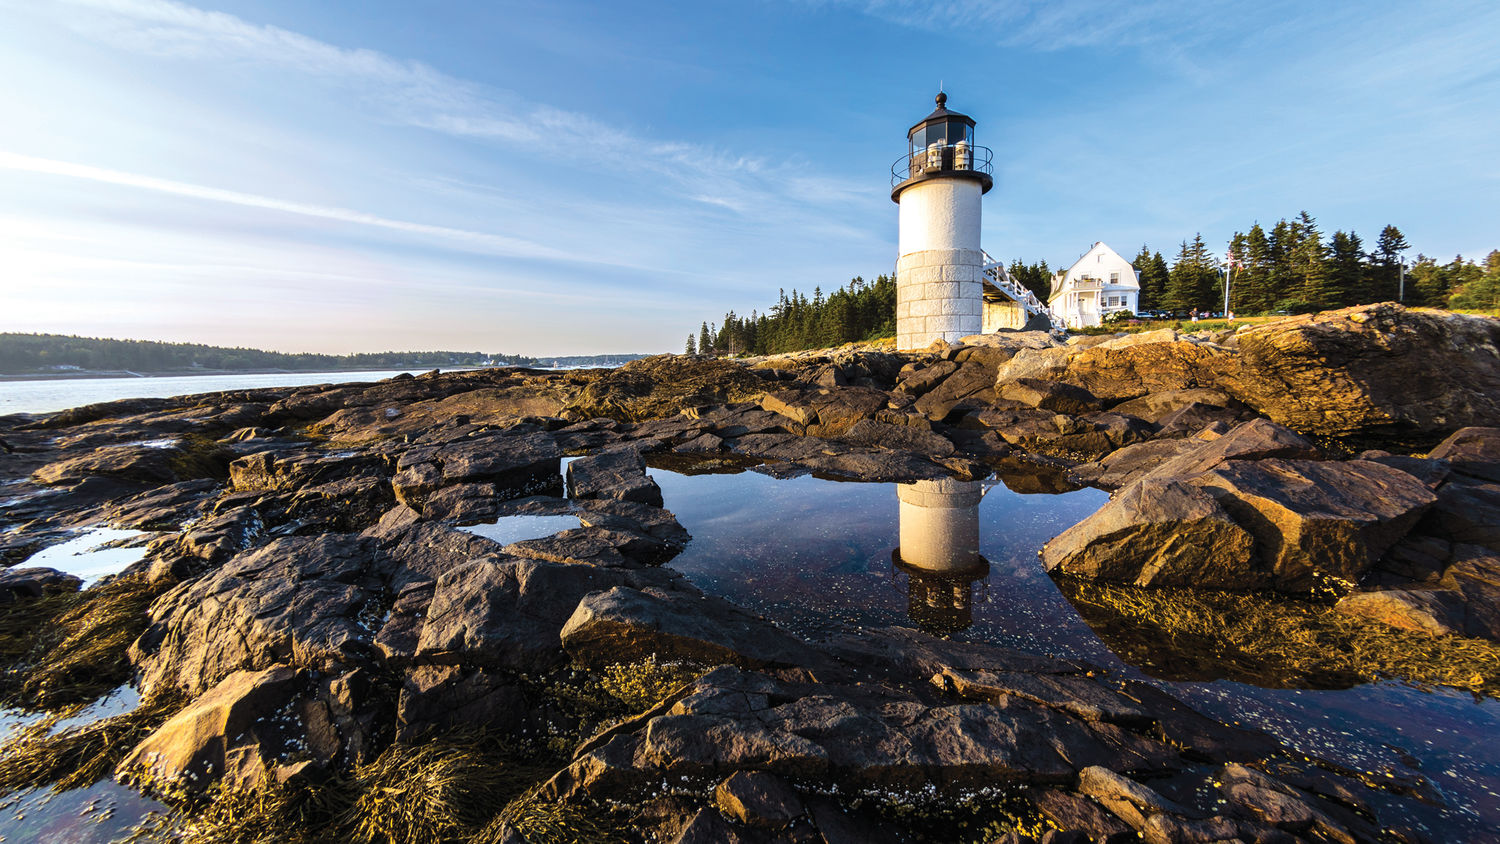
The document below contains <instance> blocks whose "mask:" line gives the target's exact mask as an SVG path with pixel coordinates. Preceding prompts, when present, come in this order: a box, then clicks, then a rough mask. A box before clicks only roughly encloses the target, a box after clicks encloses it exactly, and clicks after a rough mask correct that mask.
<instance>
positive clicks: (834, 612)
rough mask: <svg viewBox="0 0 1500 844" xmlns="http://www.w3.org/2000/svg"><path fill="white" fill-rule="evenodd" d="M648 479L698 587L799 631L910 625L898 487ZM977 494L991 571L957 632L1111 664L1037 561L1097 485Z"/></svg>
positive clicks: (1094, 501)
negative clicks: (898, 553)
mask: <svg viewBox="0 0 1500 844" xmlns="http://www.w3.org/2000/svg"><path fill="white" fill-rule="evenodd" d="M651 474H652V476H653V477H654V478H656V482H657V484H658V485H660V486H661V488H662V495H663V498H664V499H665V501H666V506H667V509H669V510H671V511H672V512H673V513H674V514H676V516H677V519H678V521H680V522H682V524H683V526H684V527H686V528H687V529H688V532H689V533H691V534H692V535H693V541H692V542H691V543H689V544H688V547H687V550H686V551H684V552H683V553H682V554H681V555H680V556H678V557H677V558H675V559H674V560H672V562H671V565H672V567H673V568H676V569H678V570H680V571H682V572H684V573H686V574H687V575H688V576H689V577H690V578H692V580H693V581H694V582H695V583H698V584H699V585H701V586H703V587H704V588H706V589H710V590H711V591H714V592H716V593H718V594H721V595H724V596H725V597H728V598H730V599H731V600H734V601H736V602H739V603H741V604H742V605H745V606H747V607H750V608H753V609H756V610H757V611H759V612H762V613H765V614H766V615H768V616H771V617H774V618H776V619H778V620H779V621H782V622H783V623H785V624H787V625H788V626H790V627H793V628H794V629H803V630H809V629H814V628H816V627H818V626H820V625H822V624H824V623H826V622H827V621H835V622H844V623H850V624H863V625H884V624H907V625H909V624H911V623H912V622H911V620H910V618H909V617H908V615H907V610H908V606H909V604H908V602H909V589H910V577H911V575H910V573H909V572H907V571H903V570H901V569H899V568H897V566H896V565H895V564H894V563H893V561H892V557H891V552H892V551H893V550H896V549H897V548H898V546H899V545H900V542H901V527H902V525H901V505H900V504H899V503H898V498H897V486H898V485H897V484H861V483H838V482H834V481H825V480H820V479H818V478H813V477H810V476H808V477H800V478H792V479H789V480H776V479H773V478H771V477H768V476H766V475H761V474H758V473H755V472H744V473H741V474H738V475H695V476H688V475H682V474H678V473H675V472H668V471H664V470H660V469H653V470H652V472H651ZM975 486H980V485H975ZM982 487H983V489H984V495H983V499H982V500H981V501H980V503H979V511H978V522H979V551H980V553H981V554H982V555H983V556H984V558H985V559H986V560H988V562H989V568H990V571H989V574H988V576H987V577H985V578H982V579H980V580H979V581H977V582H976V583H975V584H974V587H973V592H974V598H973V600H974V604H973V622H974V623H973V626H972V627H970V628H969V629H968V630H966V631H964V632H963V633H961V634H959V635H961V637H962V638H966V639H976V640H981V641H991V642H1000V643H1003V644H1007V645H1012V646H1016V647H1025V648H1027V649H1028V650H1033V651H1039V652H1044V653H1059V654H1069V655H1076V656H1083V657H1088V658H1093V659H1108V658H1109V651H1108V650H1107V649H1104V648H1103V646H1102V645H1100V644H1099V642H1098V640H1097V639H1095V638H1094V637H1093V636H1092V635H1091V634H1089V633H1088V626H1087V625H1085V624H1084V623H1083V621H1082V620H1081V619H1079V618H1078V614H1077V613H1076V612H1074V611H1073V608H1072V606H1071V605H1070V604H1069V603H1068V602H1067V599H1065V598H1063V596H1062V595H1061V594H1060V593H1059V592H1058V591H1057V587H1055V586H1054V585H1053V584H1052V580H1051V579H1050V578H1048V577H1047V575H1046V572H1044V571H1043V570H1042V566H1041V562H1040V561H1039V560H1038V559H1037V555H1036V554H1037V549H1039V548H1040V547H1041V546H1042V543H1044V542H1046V541H1047V540H1048V539H1050V538H1052V536H1054V535H1055V534H1057V533H1058V532H1059V531H1060V530H1061V529H1062V528H1064V527H1066V526H1068V525H1071V524H1073V523H1074V522H1077V521H1079V520H1081V519H1082V518H1084V517H1085V516H1087V515H1089V514H1090V513H1092V512H1094V511H1095V510H1097V509H1098V508H1099V506H1100V505H1101V504H1103V503H1104V501H1105V500H1106V499H1107V498H1108V496H1107V495H1106V494H1105V493H1103V492H1100V491H1098V490H1092V489H1085V490H1079V491H1077V492H1071V493H1063V494H1061V495H1020V494H1017V493H1014V492H1011V491H1010V490H1009V489H1007V488H1006V487H1005V486H1004V485H1003V484H1001V483H998V482H995V481H988V482H985V483H984V484H983V485H982ZM910 513H911V510H910V508H908V516H910ZM910 533H911V529H910V524H908V534H909V535H910ZM912 551H913V549H907V551H906V553H905V557H906V558H907V559H908V560H913V559H919V558H920V557H921V555H919V554H914V553H912Z"/></svg>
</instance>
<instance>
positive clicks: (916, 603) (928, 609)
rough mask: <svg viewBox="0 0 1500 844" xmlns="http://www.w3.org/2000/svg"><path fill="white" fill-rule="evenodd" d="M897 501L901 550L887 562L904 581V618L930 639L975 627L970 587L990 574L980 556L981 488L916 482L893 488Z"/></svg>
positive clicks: (968, 484)
mask: <svg viewBox="0 0 1500 844" xmlns="http://www.w3.org/2000/svg"><path fill="white" fill-rule="evenodd" d="M896 497H897V499H898V500H899V501H900V503H901V545H900V546H899V547H897V548H896V550H894V551H892V552H891V562H892V563H894V564H895V567H896V570H897V571H899V572H902V573H904V574H905V575H906V577H907V615H909V616H910V617H911V620H912V622H913V623H914V624H916V625H917V626H918V627H920V628H921V629H922V630H924V631H926V632H928V633H932V634H935V635H947V634H950V633H957V632H958V631H960V630H964V629H966V628H967V627H968V626H969V625H971V624H973V623H974V588H973V585H974V582H975V581H977V580H981V579H983V578H985V577H986V576H988V575H989V573H990V564H989V561H988V560H986V559H985V558H984V557H983V556H981V555H980V553H979V500H980V499H981V498H983V497H984V492H983V490H982V488H981V487H980V485H979V484H978V483H975V482H973V481H955V480H940V481H918V482H916V483H914V484H902V485H900V486H898V487H896ZM981 600H983V598H981Z"/></svg>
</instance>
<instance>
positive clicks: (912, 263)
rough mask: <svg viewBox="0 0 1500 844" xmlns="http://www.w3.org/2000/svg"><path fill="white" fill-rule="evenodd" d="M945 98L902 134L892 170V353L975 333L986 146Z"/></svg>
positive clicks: (980, 308)
mask: <svg viewBox="0 0 1500 844" xmlns="http://www.w3.org/2000/svg"><path fill="white" fill-rule="evenodd" d="M947 103H948V95H947V94H942V93H940V94H938V95H937V109H936V110H934V111H933V112H932V113H931V114H929V115H927V116H926V117H925V118H923V119H922V120H921V121H920V122H919V123H917V125H915V126H913V127H911V129H910V131H908V132H907V154H906V155H904V156H902V157H901V158H899V159H897V161H896V163H895V165H894V166H892V167H891V200H892V201H894V202H895V203H896V205H897V206H898V207H899V208H900V236H899V244H900V245H899V247H898V249H897V255H898V257H897V259H896V348H897V349H901V350H908V349H921V348H925V347H927V346H929V345H931V344H932V342H933V341H934V340H946V341H949V342H955V341H957V340H958V339H959V338H961V337H967V336H969V335H971V334H978V333H980V329H981V327H982V322H983V313H984V278H985V276H984V252H983V251H982V250H981V249H980V247H979V209H980V201H981V197H982V196H983V195H984V194H985V193H988V192H989V189H990V188H991V187H994V184H995V182H994V178H993V177H992V176H991V172H992V170H991V165H990V151H989V149H987V148H985V147H981V146H975V144H974V119H973V118H972V117H969V116H968V115H964V114H959V113H958V112H956V111H949V110H948V107H947Z"/></svg>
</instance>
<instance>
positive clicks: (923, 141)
mask: <svg viewBox="0 0 1500 844" xmlns="http://www.w3.org/2000/svg"><path fill="white" fill-rule="evenodd" d="M936 100H937V108H935V109H933V112H932V113H931V114H929V115H927V116H926V117H924V118H922V119H921V120H920V121H919V122H918V123H917V124H916V125H915V126H913V127H911V129H909V130H907V133H906V138H907V153H906V155H904V156H902V157H901V158H899V159H897V161H896V163H895V164H894V165H892V166H891V199H892V200H895V201H897V202H900V199H899V196H900V194H901V191H902V190H904V189H906V188H907V187H908V186H910V185H913V184H916V183H917V182H923V181H927V180H929V179H934V178H960V179H973V180H974V181H977V182H979V184H980V188H981V190H982V192H985V193H988V192H989V189H990V188H992V187H994V186H995V180H994V177H993V176H992V175H991V172H992V166H991V164H990V155H991V153H990V150H989V148H988V147H981V146H975V144H974V118H972V117H970V116H968V115H967V114H959V113H958V112H956V111H949V110H948V95H947V94H944V93H941V92H939V93H938V95H937V98H936Z"/></svg>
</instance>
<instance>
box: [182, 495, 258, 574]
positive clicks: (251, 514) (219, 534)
mask: <svg viewBox="0 0 1500 844" xmlns="http://www.w3.org/2000/svg"><path fill="white" fill-rule="evenodd" d="M265 530H266V524H265V520H264V519H263V518H262V517H261V515H260V513H259V512H257V510H256V509H255V508H254V507H251V506H246V507H238V508H235V509H232V510H228V511H225V512H221V513H214V514H211V515H209V516H207V517H205V518H203V519H200V520H198V521H196V522H194V523H193V524H192V525H191V526H189V527H188V528H187V529H186V530H184V531H183V532H182V533H181V535H180V537H179V539H178V540H177V546H178V548H179V549H180V550H181V551H182V552H183V553H184V554H186V555H188V556H190V557H196V558H198V559H200V560H203V561H205V562H210V563H218V562H223V561H224V560H227V559H229V558H230V557H232V556H234V555H235V554H238V553H239V552H241V551H245V550H247V549H249V548H251V547H253V546H254V545H255V544H256V543H257V542H258V541H260V540H261V538H262V537H263V536H264V534H265Z"/></svg>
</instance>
